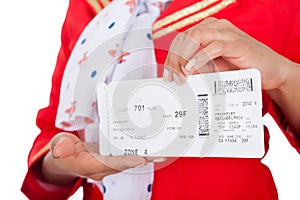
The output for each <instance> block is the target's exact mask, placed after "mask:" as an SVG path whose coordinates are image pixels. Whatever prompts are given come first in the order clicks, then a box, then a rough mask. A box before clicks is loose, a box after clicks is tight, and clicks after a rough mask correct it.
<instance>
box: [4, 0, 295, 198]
mask: <svg viewBox="0 0 300 200" xmlns="http://www.w3.org/2000/svg"><path fill="white" fill-rule="evenodd" d="M4 2H5V3H4ZM0 4H1V5H0V28H1V31H0V63H1V64H0V65H1V66H0V70H1V72H0V81H1V84H0V92H1V93H0V94H1V101H0V113H1V115H0V117H1V118H0V124H1V143H0V144H1V145H0V148H1V151H0V156H1V157H0V158H1V164H0V166H1V171H0V173H1V176H0V177H1V181H0V184H1V185H0V191H1V192H0V194H1V196H2V197H9V198H8V199H26V197H25V196H24V195H23V194H22V193H21V192H20V188H21V185H22V181H23V179H24V176H25V174H26V170H27V155H28V152H29V150H30V148H31V145H32V142H33V141H34V138H35V137H36V135H37V134H38V133H39V130H38V129H37V127H36V126H35V117H36V114H37V111H38V109H40V108H43V107H46V106H47V105H48V98H49V92H50V87H51V76H52V72H53V69H54V66H55V62H56V56H57V53H58V50H59V46H60V31H61V27H62V23H63V20H64V17H65V14H66V9H67V6H68V1H67V0H51V1H39V0H26V1H21V0H15V1H1V3H0ZM264 121H265V124H266V125H267V126H268V127H269V129H270V134H271V140H270V150H269V152H268V154H267V156H266V157H265V158H264V160H263V162H264V163H266V164H267V165H268V166H269V168H270V169H271V171H272V173H273V176H274V180H275V183H276V185H277V187H278V192H279V198H280V199H281V200H293V199H295V200H296V199H300V197H297V196H298V194H299V184H298V183H299V180H300V172H299V169H300V157H299V155H298V154H297V153H296V151H295V150H294V149H293V148H292V147H291V146H290V145H289V143H288V142H287V140H286V138H285V137H284V136H283V134H282V133H281V132H280V131H279V129H278V127H277V126H276V125H275V124H274V121H273V120H272V119H271V118H270V116H267V117H265V118H264ZM220 167H222V166H220ZM72 199H82V195H81V194H80V192H79V193H77V194H76V196H74V197H73V198H72Z"/></svg>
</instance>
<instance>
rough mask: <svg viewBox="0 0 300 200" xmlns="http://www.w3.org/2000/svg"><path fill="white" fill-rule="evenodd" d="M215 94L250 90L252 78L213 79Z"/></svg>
mask: <svg viewBox="0 0 300 200" xmlns="http://www.w3.org/2000/svg"><path fill="white" fill-rule="evenodd" d="M214 88H215V94H228V93H237V92H238V93H240V92H252V91H253V80H252V78H242V79H236V80H219V81H214Z"/></svg>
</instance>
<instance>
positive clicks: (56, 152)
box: [52, 147, 61, 158]
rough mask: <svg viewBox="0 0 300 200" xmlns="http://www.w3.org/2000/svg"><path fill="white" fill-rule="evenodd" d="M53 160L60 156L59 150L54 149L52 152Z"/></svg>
mask: <svg viewBox="0 0 300 200" xmlns="http://www.w3.org/2000/svg"><path fill="white" fill-rule="evenodd" d="M52 156H53V158H59V157H60V156H61V150H60V149H57V148H55V147H54V149H53V151H52Z"/></svg>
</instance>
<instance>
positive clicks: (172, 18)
mask: <svg viewBox="0 0 300 200" xmlns="http://www.w3.org/2000/svg"><path fill="white" fill-rule="evenodd" d="M217 1H219V0H203V1H201V2H198V3H195V4H193V5H190V6H188V7H186V8H184V9H181V10H179V11H177V12H175V13H173V14H171V15H169V16H166V17H164V18H162V19H160V20H158V21H157V22H155V23H154V24H153V30H156V29H159V28H161V27H163V26H165V25H167V24H169V23H172V22H175V21H177V20H179V19H180V18H183V17H185V16H188V15H190V14H192V13H194V12H197V11H199V10H201V9H203V8H206V7H208V6H209V5H211V4H213V3H215V2H217Z"/></svg>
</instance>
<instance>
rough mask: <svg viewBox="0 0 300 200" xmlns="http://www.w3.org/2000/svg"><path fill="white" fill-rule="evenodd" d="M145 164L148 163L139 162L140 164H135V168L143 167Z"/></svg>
mask: <svg viewBox="0 0 300 200" xmlns="http://www.w3.org/2000/svg"><path fill="white" fill-rule="evenodd" d="M145 166H146V165H145V164H144V163H142V164H139V165H137V166H135V167H134V168H141V167H145Z"/></svg>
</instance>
